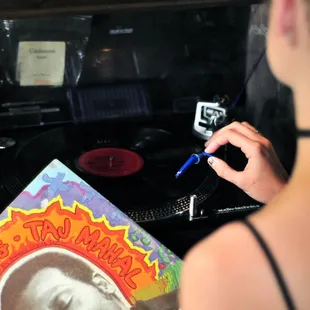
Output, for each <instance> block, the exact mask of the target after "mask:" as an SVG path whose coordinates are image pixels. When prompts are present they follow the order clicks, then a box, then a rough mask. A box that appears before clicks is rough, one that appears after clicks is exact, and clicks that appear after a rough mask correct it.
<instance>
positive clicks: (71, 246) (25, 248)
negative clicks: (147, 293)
mask: <svg viewBox="0 0 310 310" xmlns="http://www.w3.org/2000/svg"><path fill="white" fill-rule="evenodd" d="M128 230H129V227H125V226H118V227H111V226H110V224H109V222H108V221H107V220H106V219H105V217H103V218H101V219H94V218H93V216H92V213H91V212H90V211H89V210H88V209H87V208H86V207H84V206H82V205H80V204H78V203H76V204H75V205H74V206H73V207H65V206H63V204H62V199H61V198H60V197H58V198H57V199H54V200H53V201H51V202H50V204H49V206H48V207H47V208H46V209H44V210H32V211H23V210H16V209H13V208H9V216H8V219H6V220H4V221H2V222H0V278H1V276H2V275H3V274H4V272H5V271H6V270H7V269H8V268H9V267H10V266H12V265H13V264H14V263H15V262H17V261H18V260H20V259H21V258H23V257H25V256H26V255H27V254H29V253H33V252H34V251H38V250H39V249H42V248H46V247H61V248H64V249H67V250H70V251H72V252H74V253H75V254H79V255H81V256H83V257H84V258H86V259H88V260H89V261H90V262H92V263H93V264H95V265H96V266H97V267H99V268H101V269H102V270H103V271H104V272H106V273H107V274H108V275H109V276H110V277H111V278H112V279H114V281H115V282H116V283H117V284H118V286H119V288H120V289H121V291H122V292H123V294H124V295H125V296H127V297H128V298H130V296H132V295H133V293H134V292H135V291H136V290H138V289H141V288H143V287H146V286H148V285H150V284H151V283H153V282H154V281H156V280H157V275H158V265H157V262H153V263H150V260H149V255H150V253H149V252H146V251H144V250H143V249H140V248H138V247H136V246H133V244H132V243H131V242H130V240H129V239H128Z"/></svg>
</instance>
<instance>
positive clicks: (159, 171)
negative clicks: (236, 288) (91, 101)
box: [1, 122, 218, 222]
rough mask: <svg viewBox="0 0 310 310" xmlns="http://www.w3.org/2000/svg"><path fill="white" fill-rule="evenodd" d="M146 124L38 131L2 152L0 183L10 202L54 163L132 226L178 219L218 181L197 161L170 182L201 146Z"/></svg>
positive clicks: (183, 135) (180, 134) (164, 128)
mask: <svg viewBox="0 0 310 310" xmlns="http://www.w3.org/2000/svg"><path fill="white" fill-rule="evenodd" d="M151 125H153V126H150V122H148V123H147V124H134V123H133V122H131V123H127V124H125V123H124V124H118V123H114V125H112V124H110V125H102V123H101V124H100V125H99V124H97V125H95V124H92V125H85V124H84V125H80V126H77V125H74V126H73V125H72V126H66V127H56V128H54V129H50V130H48V131H44V132H41V133H40V134H38V135H35V136H34V137H32V138H31V139H28V140H27V141H26V142H24V143H17V144H16V145H15V146H14V147H10V148H7V149H6V150H5V152H3V156H2V160H1V183H2V184H3V186H4V187H5V189H6V190H7V191H8V192H9V193H10V194H11V196H12V197H15V196H17V195H18V194H19V193H20V192H21V191H22V189H23V188H24V187H25V186H27V184H28V183H29V182H30V181H31V180H32V179H33V178H34V177H35V176H36V174H37V173H38V172H39V171H40V170H41V169H42V168H43V167H44V166H46V165H47V164H48V163H49V162H50V161H51V160H53V159H55V158H57V159H59V160H60V161H62V162H63V163H64V164H65V165H67V166H68V167H69V168H70V169H72V170H73V171H74V172H75V173H77V174H78V175H79V176H80V177H81V178H83V179H84V180H85V181H86V182H87V183H89V184H90V185H91V186H92V187H94V188H95V189H96V190H97V191H98V192H100V193H101V194H103V195H104V196H105V197H106V198H107V199H109V200H110V201H111V202H112V203H113V204H115V205H116V206H118V207H119V208H120V209H121V210H122V211H123V212H125V213H126V214H127V215H128V216H129V217H131V218H132V219H133V220H135V221H137V222H147V221H154V220H161V219H166V218H171V217H174V216H177V215H181V214H183V213H185V212H187V211H188V207H189V201H190V195H196V196H197V203H198V204H202V203H204V202H205V201H206V200H207V199H208V198H209V197H210V196H212V194H213V193H214V191H215V190H216V188H217V186H218V177H217V176H216V174H215V173H214V171H213V170H212V169H211V168H210V167H209V165H208V164H207V161H203V162H202V163H200V164H199V165H197V166H194V167H193V168H191V169H190V170H189V171H187V172H186V173H185V174H184V176H183V177H182V178H180V179H178V180H176V179H175V177H174V176H175V173H176V171H177V170H178V169H179V168H180V166H181V165H182V164H183V163H184V161H186V159H187V158H188V156H189V155H190V154H192V153H197V152H201V151H202V146H203V143H201V141H199V142H198V141H196V140H195V138H194V137H192V136H191V135H187V134H186V133H185V132H190V131H187V130H184V133H183V132H182V129H180V127H178V126H174V128H179V129H178V131H176V130H175V129H174V130H171V128H169V126H166V125H160V123H155V124H154V123H153V124H151ZM174 125H175V124H174Z"/></svg>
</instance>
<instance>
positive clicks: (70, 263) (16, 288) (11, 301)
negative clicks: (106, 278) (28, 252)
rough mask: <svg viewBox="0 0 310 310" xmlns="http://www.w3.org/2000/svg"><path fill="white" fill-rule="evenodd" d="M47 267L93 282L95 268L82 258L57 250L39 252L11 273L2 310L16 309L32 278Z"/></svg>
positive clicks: (3, 293) (3, 297) (76, 278)
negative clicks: (57, 251)
mask: <svg viewBox="0 0 310 310" xmlns="http://www.w3.org/2000/svg"><path fill="white" fill-rule="evenodd" d="M46 268H55V269H58V270H59V271H61V272H63V273H64V274H65V275H66V276H68V277H70V278H72V279H75V280H78V281H81V282H84V283H88V284H92V277H93V270H92V268H91V267H89V266H88V265H87V264H85V263H84V262H83V261H82V260H80V259H77V258H75V257H73V256H70V254H63V253H56V252H51V253H44V254H41V255H40V254H39V255H38V256H34V257H33V258H31V259H30V260H28V261H26V262H25V263H24V264H22V265H21V266H19V267H17V268H16V269H15V270H14V271H13V272H12V274H10V275H9V277H8V279H7V280H6V282H5V283H4V286H3V289H2V292H1V307H0V308H1V310H12V309H15V307H16V304H17V303H18V300H19V299H20V297H21V295H22V293H23V291H24V290H25V289H26V287H27V285H28V284H29V282H30V281H31V279H32V278H33V277H34V276H35V275H36V274H37V273H38V272H39V271H41V270H42V269H46ZM48 280H49V279H46V281H48ZM2 281H3V280H2ZM43 285H44V284H43Z"/></svg>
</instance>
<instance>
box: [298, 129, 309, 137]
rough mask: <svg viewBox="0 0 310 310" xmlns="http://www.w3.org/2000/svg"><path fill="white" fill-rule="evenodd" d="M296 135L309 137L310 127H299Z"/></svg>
mask: <svg viewBox="0 0 310 310" xmlns="http://www.w3.org/2000/svg"><path fill="white" fill-rule="evenodd" d="M296 135H297V138H309V137H310V129H297V132H296Z"/></svg>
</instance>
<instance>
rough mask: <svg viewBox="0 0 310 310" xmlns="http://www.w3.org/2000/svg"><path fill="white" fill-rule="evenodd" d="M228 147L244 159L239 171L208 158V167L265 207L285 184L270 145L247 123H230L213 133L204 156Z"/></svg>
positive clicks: (280, 167) (275, 155)
mask: <svg viewBox="0 0 310 310" xmlns="http://www.w3.org/2000/svg"><path fill="white" fill-rule="evenodd" d="M227 143H231V144H232V145H234V146H236V147H239V148H240V149H241V151H242V152H243V153H244V154H245V156H246V157H247V159H248V163H247V165H246V167H245V169H244V170H243V171H240V172H239V171H236V170H234V169H232V168H231V167H229V166H228V165H227V164H226V163H225V162H224V161H222V160H221V159H219V158H216V157H209V159H208V162H209V165H210V166H211V167H212V168H213V169H214V170H215V172H216V173H217V174H218V175H219V176H220V177H222V178H223V179H225V180H227V181H229V182H231V183H233V184H235V185H236V186H238V187H239V188H241V189H242V190H243V191H244V192H246V193H247V194H248V195H249V196H250V197H252V198H254V199H255V200H257V201H260V202H263V203H267V202H268V201H270V200H271V199H272V198H273V197H274V196H275V195H276V194H277V193H278V192H279V191H281V190H282V188H283V187H284V185H285V184H286V182H287V179H288V175H287V172H286V171H285V169H284V167H283V166H282V164H281V162H280V160H279V158H278V156H277V154H276V152H275V150H274V148H273V146H272V145H271V143H270V141H269V140H267V139H266V138H265V137H263V136H262V135H261V134H259V133H258V131H257V130H256V129H255V128H254V127H252V126H251V125H249V124H248V123H245V122H243V123H238V122H234V123H232V124H230V125H228V126H226V127H224V128H222V129H220V130H219V131H217V132H216V133H215V134H214V135H213V136H212V137H211V138H210V140H209V141H207V142H206V144H205V146H206V150H205V151H206V152H207V153H213V152H215V151H216V150H217V149H218V148H219V147H220V146H222V145H225V144H227Z"/></svg>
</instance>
